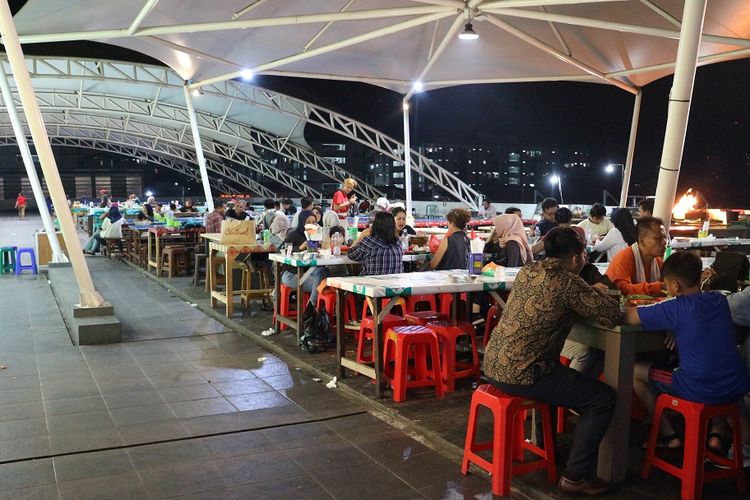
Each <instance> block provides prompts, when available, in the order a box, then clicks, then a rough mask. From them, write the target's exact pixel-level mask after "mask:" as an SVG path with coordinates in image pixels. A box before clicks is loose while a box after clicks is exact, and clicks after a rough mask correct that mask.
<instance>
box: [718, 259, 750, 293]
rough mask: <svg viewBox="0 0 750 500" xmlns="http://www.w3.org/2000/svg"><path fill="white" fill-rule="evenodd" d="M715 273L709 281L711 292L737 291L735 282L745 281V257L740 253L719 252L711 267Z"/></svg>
mask: <svg viewBox="0 0 750 500" xmlns="http://www.w3.org/2000/svg"><path fill="white" fill-rule="evenodd" d="M711 267H713V268H714V271H716V278H714V279H713V281H711V289H712V290H728V291H730V292H736V291H737V281H739V280H744V279H747V275H748V267H750V263H748V260H747V257H746V256H745V254H742V253H734V252H719V253H717V254H716V260H715V261H714V263H713V265H712V266H711Z"/></svg>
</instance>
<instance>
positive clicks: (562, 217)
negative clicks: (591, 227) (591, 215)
mask: <svg viewBox="0 0 750 500" xmlns="http://www.w3.org/2000/svg"><path fill="white" fill-rule="evenodd" d="M553 218H554V219H555V224H556V226H554V227H553V228H552V229H554V228H555V227H563V228H565V227H572V228H573V229H574V230H575V231H576V232H577V233H578V234H580V235H581V236H583V237H585V235H586V232H585V231H584V230H583V228H581V227H578V226H574V225H573V212H571V211H570V209H569V208H565V207H562V208H558V209H557V210H556V211H555V216H554V217H553ZM547 234H549V231H548V232H547V233H545V234H544V235H543V236H542V237H541V238H540V239H539V241H537V242H536V243H534V245H533V246H532V247H531V251H532V252H533V253H534V255H537V254H539V253H542V252H543V251H544V238H546V236H547Z"/></svg>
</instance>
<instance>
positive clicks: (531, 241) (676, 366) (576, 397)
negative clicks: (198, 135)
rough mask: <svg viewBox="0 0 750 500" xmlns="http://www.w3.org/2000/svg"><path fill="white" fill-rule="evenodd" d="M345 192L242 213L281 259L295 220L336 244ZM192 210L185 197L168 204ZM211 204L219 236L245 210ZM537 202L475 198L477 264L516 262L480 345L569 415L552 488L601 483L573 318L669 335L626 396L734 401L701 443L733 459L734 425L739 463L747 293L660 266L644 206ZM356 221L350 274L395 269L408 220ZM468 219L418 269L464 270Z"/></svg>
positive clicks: (663, 441)
mask: <svg viewBox="0 0 750 500" xmlns="http://www.w3.org/2000/svg"><path fill="white" fill-rule="evenodd" d="M356 187H357V184H356V181H354V180H353V179H346V180H345V181H344V183H343V185H342V188H341V189H340V190H338V191H337V192H336V193H335V194H334V195H333V197H332V200H331V205H330V208H328V209H324V208H322V207H321V206H316V205H315V204H314V202H313V200H311V199H307V198H302V200H301V203H300V205H301V206H300V207H299V208H297V207H296V206H295V204H294V203H293V202H292V200H290V199H282V200H278V201H277V200H272V199H268V200H265V202H264V209H263V212H262V213H261V214H257V215H256V216H255V219H256V221H257V222H258V225H259V230H267V231H268V233H267V234H268V237H269V239H270V243H272V244H274V245H275V246H276V247H277V248H284V247H287V246H289V247H291V248H292V250H293V251H294V252H299V251H305V250H306V248H307V238H306V236H305V226H306V225H318V226H321V228H322V231H324V233H325V234H327V235H328V236H332V235H334V234H335V233H339V234H340V235H341V236H342V237H345V236H346V234H347V231H346V228H347V224H348V223H347V220H348V219H347V216H348V215H350V214H352V213H361V212H362V211H363V208H364V210H365V211H366V210H367V209H368V208H369V207H368V206H364V207H363V205H362V203H360V202H359V201H358V198H357V195H356ZM133 201H134V202H135V200H133ZM107 202H109V200H103V203H107ZM142 206H143V211H142V217H141V218H142V219H144V220H148V219H151V218H153V214H154V213H157V212H156V211H157V210H158V209H159V207H158V206H157V205H155V202H154V200H153V199H152V198H149V199H148V200H146V202H145V203H144V204H143V205H142ZM191 207H192V204H189V203H188V202H186V203H185V206H183V207H180V208H179V210H182V211H186V210H191ZM214 207H215V208H214V210H213V211H212V212H211V213H208V214H206V217H205V226H206V231H207V232H209V233H211V232H219V231H220V229H221V222H222V221H223V220H224V219H225V218H234V219H240V220H242V219H245V218H248V217H251V216H252V214H249V213H248V211H247V210H246V208H247V207H246V206H245V204H244V203H243V202H242V201H236V202H234V201H233V202H226V203H225V202H223V201H221V200H218V201H217V202H216V203H215V205H214ZM540 208H541V214H540V219H539V220H538V221H537V222H536V223H535V224H534V225H533V227H531V228H528V229H527V228H525V227H524V223H523V221H522V219H521V211H520V210H519V209H518V208H514V207H510V208H508V209H507V210H505V213H503V214H497V212H496V210H495V208H494V207H493V205H492V203H491V202H490V201H489V200H485V202H484V203H482V210H481V211H480V213H479V216H480V218H490V219H491V220H492V230H491V234H490V236H489V237H488V238H487V240H486V242H485V243H484V254H485V261H486V262H487V261H492V262H495V263H496V264H498V265H504V266H507V267H520V268H521V269H520V271H519V272H518V274H517V276H516V279H515V282H514V284H513V289H512V292H511V293H510V295H509V297H508V299H507V303H506V306H505V308H504V310H503V312H502V316H501V317H500V320H499V323H498V325H497V327H496V328H495V329H494V331H493V332H492V335H491V338H490V340H489V344H488V345H487V347H486V350H485V354H484V362H483V371H484V374H485V376H486V378H487V379H488V381H489V382H490V383H491V384H493V385H494V386H496V387H497V388H499V389H500V390H502V391H503V392H505V393H508V394H512V395H518V396H522V397H527V398H530V399H533V400H536V401H540V402H543V403H548V404H550V405H553V406H561V407H565V408H572V409H574V410H575V411H576V412H577V413H578V414H579V416H580V417H579V419H578V423H577V425H576V430H575V433H574V435H573V443H572V447H571V449H570V454H569V457H568V460H567V463H566V466H565V470H564V472H563V474H562V477H561V479H560V482H559V488H560V490H561V491H562V492H563V493H569V494H578V495H599V494H603V493H605V492H607V491H609V489H610V487H611V485H610V484H608V483H606V482H604V481H601V480H600V479H598V478H597V476H596V459H597V449H598V447H599V444H600V442H601V440H602V438H603V436H604V433H605V432H606V430H607V428H608V426H609V423H610V420H611V418H612V414H613V411H614V407H615V393H614V391H613V389H611V388H610V387H609V386H608V385H606V384H605V383H604V382H602V381H601V380H599V375H600V374H601V372H602V368H603V353H602V352H601V351H598V350H596V349H593V348H590V347H587V346H585V345H582V344H579V343H576V342H572V341H569V340H567V336H568V334H569V333H570V331H571V328H572V326H573V324H574V322H576V321H578V320H581V319H585V318H588V319H591V320H595V321H598V322H599V323H602V324H604V325H610V326H611V325H618V324H630V325H641V326H642V327H643V328H644V329H648V330H667V331H670V332H672V333H671V334H670V335H669V336H668V341H667V342H666V344H665V350H664V352H657V353H648V355H645V356H643V357H642V358H639V359H638V361H637V365H636V370H635V376H634V387H635V392H636V394H637V396H638V398H639V399H640V400H641V402H642V403H643V405H644V406H645V408H646V409H647V410H648V411H649V413H652V412H653V409H654V404H655V399H656V396H657V395H658V394H661V393H667V394H671V395H674V396H677V397H680V398H684V399H688V400H691V401H695V402H699V403H705V404H719V403H728V402H734V401H736V402H738V403H740V404H742V408H743V412H744V413H743V415H744V419H743V421H742V422H741V423H738V422H727V421H726V420H721V419H714V420H713V421H712V422H711V432H710V434H709V438H708V439H707V442H706V446H707V447H709V448H711V449H712V450H713V451H715V452H719V453H721V454H723V455H727V454H731V453H736V452H737V450H732V449H729V447H728V446H727V443H728V442H729V441H728V436H729V435H730V434H729V425H730V424H731V425H740V424H741V425H742V431H743V440H744V444H743V453H744V456H745V457H750V423H748V422H749V420H748V406H747V402H748V401H747V400H748V393H749V392H750V375H749V374H748V369H747V364H746V362H745V361H744V360H743V359H741V355H740V354H739V352H738V350H737V339H736V336H735V325H740V326H750V288H747V289H745V290H744V291H740V292H737V293H733V294H731V295H729V296H725V295H724V294H721V293H719V292H715V291H714V292H712V291H710V282H711V279H712V275H713V272H712V270H711V269H710V268H709V269H706V270H703V269H702V263H701V260H700V258H699V257H697V256H696V255H694V254H693V253H690V252H675V253H673V254H672V255H671V256H670V257H669V258H668V259H667V260H664V258H663V256H664V253H665V248H666V246H667V237H668V236H667V232H666V230H665V226H664V223H663V221H662V220H660V219H659V218H656V217H653V215H652V211H653V200H650V199H647V200H645V201H644V202H643V203H642V204H641V205H640V207H639V212H638V216H637V218H634V217H633V215H632V214H631V212H630V211H629V210H628V209H625V208H618V209H614V210H613V211H612V213H610V214H609V216H607V211H606V208H605V207H604V206H602V205H600V204H595V205H593V206H592V207H591V209H590V211H589V213H588V216H587V217H586V218H585V219H584V220H582V221H580V222H578V223H577V224H573V214H572V213H571V211H570V210H569V209H568V208H566V207H560V206H559V205H558V203H557V201H556V200H555V199H554V198H547V199H545V200H544V201H543V202H542V203H541V207H540ZM161 209H162V211H163V210H165V209H164V207H161ZM166 210H171V211H174V210H178V208H177V207H175V206H169V207H167V208H166ZM369 216H370V225H369V227H368V228H366V229H365V230H363V231H361V232H360V233H359V235H358V237H357V238H356V239H355V240H353V241H348V242H347V243H349V246H350V248H349V250H348V257H349V258H350V259H352V260H354V261H357V262H360V263H361V274H362V275H385V274H397V273H401V272H403V270H404V267H403V260H402V256H403V252H404V249H405V245H404V242H405V240H406V239H407V238H408V236H409V235H413V234H415V231H414V229H413V228H412V227H411V226H410V225H408V224H407V220H408V219H409V214H407V213H406V211H405V210H404V208H403V207H402V206H397V205H393V206H392V205H391V204H390V203H389V202H388V200H386V199H385V198H381V199H378V200H376V202H375V203H374V205H373V209H372V211H370V212H369ZM106 218H107V219H109V220H110V223H112V224H114V223H117V222H118V220H119V219H120V218H121V216H120V214H119V211H118V209H117V206H116V205H111V206H110V208H109V211H108V212H107V214H106ZM471 218H472V213H471V212H470V211H469V210H467V209H464V208H454V209H452V210H450V211H449V212H448V213H447V215H446V223H447V232H446V234H445V235H444V237H443V238H442V240H441V242H440V244H439V246H438V247H437V249H436V251H435V252H434V255H433V257H432V259H431V260H430V261H429V264H428V265H426V266H425V268H424V270H432V269H436V270H443V269H462V270H465V269H467V267H468V262H469V254H470V251H471V250H470V236H469V235H468V234H467V224H468V222H469V221H470V220H471ZM593 259H597V260H600V261H606V262H608V263H609V264H608V268H607V270H606V273H605V274H601V273H600V272H599V270H598V268H597V267H596V266H594V265H593V264H592V263H591V260H593ZM269 268H270V266H269ZM346 272H347V270H346V267H345V266H336V267H317V268H315V269H314V271H313V272H312V275H311V276H310V277H309V278H308V279H307V280H306V281H305V282H304V283H303V289H304V290H305V291H307V292H308V293H310V294H311V301H312V302H313V303H316V302H315V301H316V298H317V293H318V290H319V288H320V287H321V284H322V283H323V282H324V280H325V279H326V278H327V277H328V276H331V275H342V274H345V273H346ZM278 281H279V282H280V283H283V284H284V285H286V286H289V287H292V288H296V286H297V273H296V270H295V269H294V268H292V267H289V266H287V267H284V268H283V270H282V274H281V276H280V277H279V279H278ZM612 291H614V293H613V292H612ZM618 291H619V292H620V294H622V295H632V294H647V295H651V296H664V295H667V296H669V297H670V299H671V300H665V301H663V302H659V303H656V304H653V305H648V306H639V307H630V306H627V307H625V310H624V312H623V310H622V308H621V304H620V299H619V297H618V296H617V292H618ZM482 300H485V301H486V300H487V299H486V298H485V299H482ZM562 359H564V360H566V364H563V363H562V362H561V360H562ZM567 361H569V365H567ZM659 425H660V438H659V442H658V445H659V446H660V447H668V448H678V447H680V446H682V443H683V438H682V437H681V436H680V435H679V434H677V433H676V431H675V428H674V427H673V425H672V424H671V422H670V421H669V420H668V419H666V418H664V419H662V421H661V422H659ZM625 445H626V444H625ZM747 465H750V463H748V464H747Z"/></svg>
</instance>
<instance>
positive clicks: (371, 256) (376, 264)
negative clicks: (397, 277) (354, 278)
mask: <svg viewBox="0 0 750 500" xmlns="http://www.w3.org/2000/svg"><path fill="white" fill-rule="evenodd" d="M368 229H369V231H363V232H362V234H360V235H359V238H357V241H355V242H354V243H353V244H352V247H351V248H350V249H349V254H348V257H349V258H350V259H352V260H355V261H357V262H361V263H362V272H361V273H360V274H361V275H362V276H371V275H379V274H399V273H402V272H404V263H403V255H404V254H403V250H402V249H401V242H400V241H399V239H398V237H397V236H396V221H395V220H394V219H393V215H391V214H389V213H388V212H379V213H378V214H376V215H375V220H374V221H373V222H372V224H371V225H370V227H369V228H368Z"/></svg>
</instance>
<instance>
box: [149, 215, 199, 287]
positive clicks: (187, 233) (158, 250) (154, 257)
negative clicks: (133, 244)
mask: <svg viewBox="0 0 750 500" xmlns="http://www.w3.org/2000/svg"><path fill="white" fill-rule="evenodd" d="M203 231H204V229H203V228H190V229H177V228H171V227H165V226H156V227H149V228H148V240H147V243H146V244H147V245H148V251H147V257H146V258H147V262H148V264H147V265H146V270H147V271H151V268H152V267H153V268H154V270H155V271H156V275H157V276H159V275H160V269H159V268H160V266H161V254H162V250H163V248H162V243H166V242H167V240H169V243H179V244H186V243H195V241H196V240H197V239H196V235H197V234H199V233H202V232H203Z"/></svg>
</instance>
